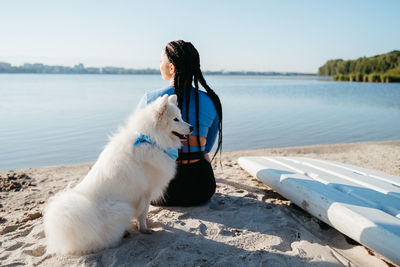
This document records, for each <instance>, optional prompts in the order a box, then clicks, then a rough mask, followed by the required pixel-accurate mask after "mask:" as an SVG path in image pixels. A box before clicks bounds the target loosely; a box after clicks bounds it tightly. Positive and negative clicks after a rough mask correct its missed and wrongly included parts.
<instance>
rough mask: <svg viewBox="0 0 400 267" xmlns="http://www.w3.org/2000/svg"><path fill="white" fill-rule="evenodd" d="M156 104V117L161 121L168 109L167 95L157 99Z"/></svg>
mask: <svg viewBox="0 0 400 267" xmlns="http://www.w3.org/2000/svg"><path fill="white" fill-rule="evenodd" d="M157 102H159V103H158V109H157V114H156V116H157V118H158V119H161V118H162V116H163V114H164V112H165V111H166V110H167V107H168V95H163V96H161V97H159V99H157Z"/></svg>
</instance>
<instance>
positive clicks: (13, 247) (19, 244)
mask: <svg viewBox="0 0 400 267" xmlns="http://www.w3.org/2000/svg"><path fill="white" fill-rule="evenodd" d="M23 244H24V243H22V242H17V243H15V244H14V245H12V246H10V247H8V248H6V249H5V250H6V251H13V250H17V249H19V248H20V247H22V245H23Z"/></svg>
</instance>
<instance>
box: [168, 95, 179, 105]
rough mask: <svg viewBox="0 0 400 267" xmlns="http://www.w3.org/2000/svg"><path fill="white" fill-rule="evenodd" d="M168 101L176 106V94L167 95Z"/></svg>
mask: <svg viewBox="0 0 400 267" xmlns="http://www.w3.org/2000/svg"><path fill="white" fill-rule="evenodd" d="M168 102H169V103H171V104H173V105H175V106H177V105H178V97H177V96H176V95H170V96H169V97H168Z"/></svg>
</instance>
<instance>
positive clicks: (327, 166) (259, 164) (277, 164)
mask: <svg viewBox="0 0 400 267" xmlns="http://www.w3.org/2000/svg"><path fill="white" fill-rule="evenodd" d="M239 164H240V166H241V167H242V168H243V169H245V170H247V171H248V172H249V173H250V174H252V175H253V176H255V177H257V178H258V179H259V180H261V181H262V182H263V183H265V184H267V185H268V186H269V187H271V188H272V189H274V190H275V191H277V192H278V193H280V194H281V195H282V196H284V197H286V198H287V199H289V200H291V201H292V202H294V203H295V204H296V205H298V206H299V207H302V208H303V209H304V210H306V211H307V212H309V213H310V214H312V215H314V216H315V217H317V218H319V219H320V220H322V221H324V222H325V223H327V224H329V225H331V226H332V227H334V228H336V229H337V230H338V231H340V232H342V233H343V234H345V235H347V236H349V237H350V238H352V239H354V240H356V241H358V242H360V243H361V244H363V245H365V246H367V247H369V248H371V249H372V250H374V251H376V252H378V253H379V254H381V255H383V256H385V257H387V258H388V259H389V260H391V261H393V262H395V263H396V264H400V177H397V176H392V175H388V174H385V173H382V172H378V171H374V170H369V169H364V168H360V167H356V166H352V165H348V164H342V163H336V162H331V161H325V160H317V159H310V158H300V157H241V158H239Z"/></svg>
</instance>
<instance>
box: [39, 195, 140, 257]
mask: <svg viewBox="0 0 400 267" xmlns="http://www.w3.org/2000/svg"><path fill="white" fill-rule="evenodd" d="M100 202H101V203H99V201H97V202H94V201H91V200H90V199H88V198H86V197H85V196H84V195H82V194H80V193H78V192H76V191H75V190H74V189H69V188H67V189H66V190H64V191H62V192H59V193H58V194H56V195H55V196H54V197H52V198H51V199H50V200H49V203H48V205H47V207H46V209H45V212H44V230H45V234H46V239H47V252H48V253H57V254H82V253H88V252H92V251H95V250H99V249H103V248H107V247H110V246H114V245H116V244H117V243H118V241H119V240H120V239H121V238H122V235H123V234H124V231H125V230H126V228H127V227H128V225H129V223H130V220H131V218H132V215H133V212H134V211H133V209H132V207H130V206H129V205H128V204H127V203H124V202H120V201H103V200H102V201H100Z"/></svg>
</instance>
